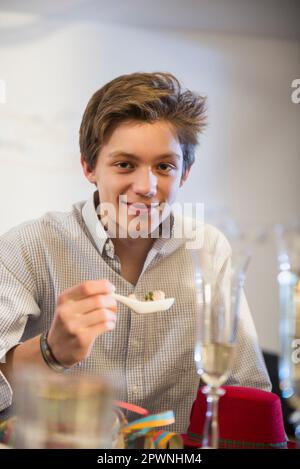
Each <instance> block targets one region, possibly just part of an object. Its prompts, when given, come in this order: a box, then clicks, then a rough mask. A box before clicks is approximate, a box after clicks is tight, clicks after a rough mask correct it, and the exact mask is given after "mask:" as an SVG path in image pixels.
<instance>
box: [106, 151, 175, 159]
mask: <svg viewBox="0 0 300 469" xmlns="http://www.w3.org/2000/svg"><path fill="white" fill-rule="evenodd" d="M108 156H109V158H115V157H116V156H125V157H127V158H132V159H134V160H140V159H141V158H140V157H139V156H138V155H135V154H134V153H128V152H126V151H119V150H117V151H113V152H111V153H109V155H108ZM174 156H175V157H176V158H178V159H179V160H180V158H181V156H180V155H178V154H177V153H174V152H172V151H171V152H167V153H163V154H162V155H158V156H157V157H156V158H155V159H156V160H159V159H165V158H170V157H174Z"/></svg>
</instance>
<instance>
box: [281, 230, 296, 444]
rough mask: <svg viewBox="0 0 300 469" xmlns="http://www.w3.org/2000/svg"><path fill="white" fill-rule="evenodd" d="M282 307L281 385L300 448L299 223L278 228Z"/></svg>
mask: <svg viewBox="0 0 300 469" xmlns="http://www.w3.org/2000/svg"><path fill="white" fill-rule="evenodd" d="M275 236H276V241H277V260H278V276H277V280H278V285H279V304H280V321H279V337H280V358H279V383H280V388H281V394H282V397H284V398H286V399H287V400H288V402H289V404H290V405H291V406H292V407H294V408H295V409H296V412H295V413H294V414H293V418H294V423H295V424H296V429H295V436H296V443H297V447H298V448H300V419H299V415H300V412H299V411H300V222H294V223H293V224H290V225H288V226H283V225H277V226H276V228H275Z"/></svg>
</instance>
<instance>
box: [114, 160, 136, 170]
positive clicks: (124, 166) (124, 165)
mask: <svg viewBox="0 0 300 469" xmlns="http://www.w3.org/2000/svg"><path fill="white" fill-rule="evenodd" d="M116 166H117V167H118V168H120V169H132V168H133V166H132V164H131V163H129V162H128V161H120V162H119V163H116Z"/></svg>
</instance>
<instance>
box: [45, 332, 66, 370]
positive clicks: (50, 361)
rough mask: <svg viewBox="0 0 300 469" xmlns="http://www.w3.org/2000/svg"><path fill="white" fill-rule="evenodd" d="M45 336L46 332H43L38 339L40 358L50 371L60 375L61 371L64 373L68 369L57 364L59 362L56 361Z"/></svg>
mask: <svg viewBox="0 0 300 469" xmlns="http://www.w3.org/2000/svg"><path fill="white" fill-rule="evenodd" d="M47 336H48V331H47V332H43V333H42V334H41V337H40V349H41V354H42V357H43V359H44V361H45V363H46V364H47V365H48V366H49V368H51V370H54V371H56V372H57V373H62V372H63V371H66V370H67V369H68V367H65V366H63V365H62V364H61V363H59V361H57V360H56V358H55V356H54V355H53V353H52V350H51V348H50V347H49V344H48V341H47Z"/></svg>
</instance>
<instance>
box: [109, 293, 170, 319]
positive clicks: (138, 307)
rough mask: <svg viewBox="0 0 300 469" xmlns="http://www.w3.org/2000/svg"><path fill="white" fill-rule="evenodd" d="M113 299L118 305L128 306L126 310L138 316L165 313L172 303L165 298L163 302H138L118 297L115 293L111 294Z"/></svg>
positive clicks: (121, 296)
mask: <svg viewBox="0 0 300 469" xmlns="http://www.w3.org/2000/svg"><path fill="white" fill-rule="evenodd" d="M113 297H114V298H115V299H116V300H117V301H119V302H120V303H123V304H124V305H125V306H128V308H130V309H132V310H133V311H135V312H136V313H140V314H145V313H156V312H157V311H165V310H167V309H169V308H171V306H172V304H173V303H174V298H165V299H164V300H156V301H139V300H133V299H132V298H128V297H127V296H123V295H118V294H117V293H113Z"/></svg>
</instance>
